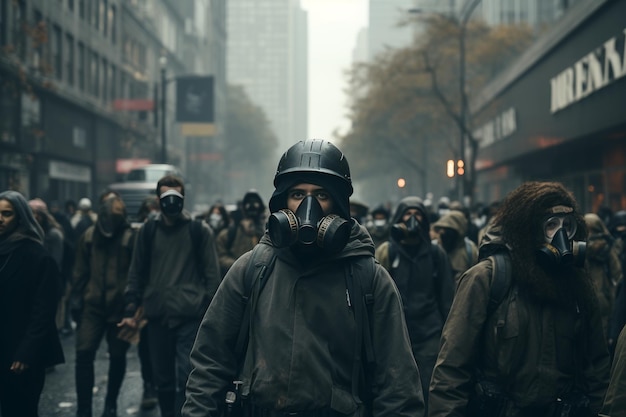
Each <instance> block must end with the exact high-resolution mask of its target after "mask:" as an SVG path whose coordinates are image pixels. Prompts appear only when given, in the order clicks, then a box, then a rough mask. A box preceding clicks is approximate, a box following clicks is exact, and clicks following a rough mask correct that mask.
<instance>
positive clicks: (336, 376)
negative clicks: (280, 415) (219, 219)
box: [183, 223, 423, 417]
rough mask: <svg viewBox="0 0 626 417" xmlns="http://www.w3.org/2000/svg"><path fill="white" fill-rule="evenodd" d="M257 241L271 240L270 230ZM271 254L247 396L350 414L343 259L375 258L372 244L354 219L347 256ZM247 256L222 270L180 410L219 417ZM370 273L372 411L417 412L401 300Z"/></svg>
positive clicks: (279, 406) (232, 369)
mask: <svg viewBox="0 0 626 417" xmlns="http://www.w3.org/2000/svg"><path fill="white" fill-rule="evenodd" d="M259 244H260V245H270V246H271V245H272V243H271V241H270V239H269V237H268V236H267V235H265V236H264V237H263V239H262V240H261V242H260V243H259ZM274 250H275V253H276V255H277V260H276V263H275V265H274V268H273V270H272V272H271V274H270V275H269V276H268V277H267V278H266V279H267V284H266V285H265V288H264V289H263V291H262V292H261V293H260V295H259V296H258V299H256V300H255V303H256V310H255V312H254V317H253V319H252V324H251V333H250V343H249V345H248V346H249V349H251V351H250V356H249V358H250V361H249V362H247V364H246V369H250V374H247V375H244V378H243V381H244V384H243V387H242V389H243V393H244V394H246V393H247V394H249V395H250V398H254V401H255V403H256V404H257V405H259V406H261V407H264V408H268V409H276V410H281V411H285V410H295V411H299V410H315V409H323V408H327V407H332V408H333V409H335V410H338V411H341V412H344V413H346V415H350V414H349V413H350V412H351V411H354V409H355V408H356V404H355V403H354V399H353V397H352V395H351V392H350V386H351V375H352V367H353V364H354V358H353V354H354V352H353V350H354V339H353V337H354V335H355V330H356V324H355V320H354V316H353V313H352V310H351V309H350V308H349V307H348V304H347V300H346V284H345V282H346V277H345V274H346V270H347V269H348V268H347V267H346V265H351V264H352V263H353V262H355V259H356V257H363V256H369V257H371V256H372V255H373V252H374V245H373V243H372V240H371V238H370V237H369V235H368V234H367V232H366V231H365V228H361V227H360V226H359V225H358V224H357V223H354V225H353V228H352V236H351V238H350V242H349V243H348V245H347V246H346V247H345V248H344V249H343V251H342V252H341V253H339V254H336V255H331V256H328V257H327V258H324V259H323V260H320V261H319V262H315V263H313V264H312V265H310V266H305V265H302V264H301V263H300V262H299V261H298V260H297V259H296V258H295V257H294V255H293V253H292V251H291V250H290V249H289V248H285V249H274ZM248 262H250V253H247V254H244V255H243V256H241V257H240V258H239V259H238V260H237V261H236V262H235V264H234V265H233V267H232V268H231V269H230V271H229V272H228V274H226V277H225V278H224V281H222V284H221V285H220V288H219V289H218V291H217V294H216V295H215V298H214V299H213V302H212V303H211V305H210V306H209V309H208V310H207V313H206V315H205V316H204V319H203V321H202V324H201V326H200V329H199V330H198V336H197V338H196V342H195V345H194V348H193V351H192V353H191V361H192V364H193V366H194V369H193V371H192V372H191V374H190V376H189V380H188V382H187V402H186V403H185V406H184V407H183V415H184V416H186V417H196V416H214V415H221V414H219V410H220V408H222V404H223V403H224V390H225V388H226V387H227V386H228V384H229V383H230V382H231V381H232V380H233V378H234V377H235V376H236V373H237V368H236V357H235V349H234V348H235V344H236V339H237V335H238V332H239V324H240V323H241V321H242V316H243V313H244V308H245V307H244V304H243V303H242V302H241V294H242V293H243V291H244V290H243V288H244V279H245V271H246V270H247V268H248ZM355 274H356V272H355ZM374 274H375V275H374V277H373V290H374V302H373V306H372V316H371V321H370V325H371V329H372V342H373V348H374V351H375V352H376V354H375V359H376V364H375V375H374V379H375V381H377V382H379V383H380V389H379V390H378V392H377V393H376V394H375V395H374V398H372V401H373V410H371V411H372V413H371V415H373V416H392V415H393V416H420V415H422V414H423V401H422V394H421V389H420V388H421V387H420V380H419V372H418V369H417V365H416V364H415V361H414V360H413V357H412V354H411V348H410V344H409V339H408V335H407V333H406V326H405V322H404V317H403V314H402V307H401V301H400V296H399V294H398V291H397V289H396V287H395V285H394V284H393V281H392V280H391V277H390V276H389V274H388V273H387V272H386V271H385V270H384V269H383V268H382V267H380V266H379V265H376V266H375V268H374ZM357 278H362V279H367V278H365V277H363V276H358V277H357ZM369 278H370V279H371V277H369ZM252 358H254V359H252ZM247 366H249V368H248V367H247Z"/></svg>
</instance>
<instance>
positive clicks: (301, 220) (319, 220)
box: [268, 195, 351, 253]
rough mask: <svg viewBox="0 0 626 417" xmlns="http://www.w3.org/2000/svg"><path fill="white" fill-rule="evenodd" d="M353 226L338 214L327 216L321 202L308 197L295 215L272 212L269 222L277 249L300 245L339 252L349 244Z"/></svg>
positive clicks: (285, 212) (270, 233)
mask: <svg viewBox="0 0 626 417" xmlns="http://www.w3.org/2000/svg"><path fill="white" fill-rule="evenodd" d="M350 230H351V224H350V222H349V221H348V220H346V219H344V218H342V217H340V216H338V215H336V214H329V215H327V216H325V215H324V211H323V210H322V207H321V206H320V204H319V202H318V201H317V199H316V198H315V197H313V196H310V195H309V196H307V197H305V198H304V200H302V202H301V203H300V205H299V206H298V209H297V210H296V212H295V213H294V212H293V211H291V210H289V209H282V210H279V211H277V212H276V213H272V215H271V216H270V218H269V222H268V232H269V236H270V238H271V239H272V242H273V243H274V246H276V247H279V248H284V247H287V246H292V245H294V244H298V245H300V246H303V247H304V248H315V249H318V248H319V249H321V250H322V251H323V252H326V253H337V252H339V251H341V250H342V249H343V248H344V246H346V244H347V243H348V240H349V238H350Z"/></svg>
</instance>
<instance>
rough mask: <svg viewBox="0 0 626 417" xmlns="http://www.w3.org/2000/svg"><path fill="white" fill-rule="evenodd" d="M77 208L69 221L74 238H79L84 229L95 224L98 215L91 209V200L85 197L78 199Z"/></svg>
mask: <svg viewBox="0 0 626 417" xmlns="http://www.w3.org/2000/svg"><path fill="white" fill-rule="evenodd" d="M77 208H78V210H76V213H74V215H73V216H72V218H71V220H70V222H71V223H72V227H73V228H74V236H75V237H76V239H80V237H81V236H82V234H83V233H85V230H87V229H88V228H89V226H92V225H94V224H96V220H98V215H97V214H96V213H94V212H93V210H91V200H90V199H88V198H87V197H83V198H81V199H80V200H79V201H78V206H77Z"/></svg>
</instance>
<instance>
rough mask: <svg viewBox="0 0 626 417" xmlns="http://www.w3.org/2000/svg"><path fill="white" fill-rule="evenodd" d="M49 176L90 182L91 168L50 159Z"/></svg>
mask: <svg viewBox="0 0 626 417" xmlns="http://www.w3.org/2000/svg"><path fill="white" fill-rule="evenodd" d="M49 175H50V178H54V179H57V180H69V181H78V182H91V169H89V167H88V166H83V165H76V164H69V163H67V162H61V161H50V173H49Z"/></svg>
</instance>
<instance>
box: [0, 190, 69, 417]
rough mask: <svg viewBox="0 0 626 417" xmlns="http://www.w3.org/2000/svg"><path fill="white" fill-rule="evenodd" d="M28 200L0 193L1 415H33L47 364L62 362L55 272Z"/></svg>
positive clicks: (57, 278)
mask: <svg viewBox="0 0 626 417" xmlns="http://www.w3.org/2000/svg"><path fill="white" fill-rule="evenodd" d="M43 236H44V234H43V230H42V229H41V226H40V225H39V224H38V223H37V221H36V220H35V218H34V216H33V213H32V211H31V209H30V208H29V206H28V203H27V202H26V199H25V198H24V197H23V196H22V195H21V194H20V193H18V192H16V191H4V192H1V193H0V314H2V317H4V320H2V321H1V322H0V334H1V335H2V341H0V364H1V366H0V381H1V382H0V415H2V416H3V417H36V416H38V410H37V408H38V405H39V398H40V395H41V391H42V389H43V386H44V382H45V377H46V368H48V367H50V366H54V365H56V364H59V363H62V362H63V361H64V357H63V350H62V348H61V342H60V340H59V334H58V332H57V326H56V324H55V322H54V319H55V313H56V307H57V303H58V299H59V297H58V294H59V291H58V288H59V280H60V276H59V270H58V267H57V265H56V263H55V261H54V260H53V259H52V257H51V256H50V254H49V253H48V252H47V251H46V250H45V249H44V247H43V244H42V243H43Z"/></svg>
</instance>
